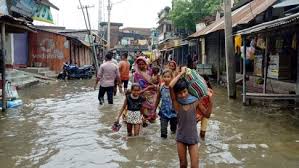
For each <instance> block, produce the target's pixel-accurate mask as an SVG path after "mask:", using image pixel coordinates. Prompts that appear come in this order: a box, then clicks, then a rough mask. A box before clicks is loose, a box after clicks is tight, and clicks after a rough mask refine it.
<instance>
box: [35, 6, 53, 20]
mask: <svg viewBox="0 0 299 168" xmlns="http://www.w3.org/2000/svg"><path fill="white" fill-rule="evenodd" d="M32 19H34V20H38V21H41V22H46V23H51V24H54V22H53V16H52V13H51V10H50V7H49V6H46V5H43V4H38V5H37V8H36V10H35V13H34V16H33V17H32Z"/></svg>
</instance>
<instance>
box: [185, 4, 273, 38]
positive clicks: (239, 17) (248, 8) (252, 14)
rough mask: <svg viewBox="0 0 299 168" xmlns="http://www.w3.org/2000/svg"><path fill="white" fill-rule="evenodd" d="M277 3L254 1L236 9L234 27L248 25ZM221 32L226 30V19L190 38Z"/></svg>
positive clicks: (233, 20)
mask: <svg viewBox="0 0 299 168" xmlns="http://www.w3.org/2000/svg"><path fill="white" fill-rule="evenodd" d="M276 1H277V0H253V1H251V2H250V3H247V4H246V5H244V6H242V7H240V8H238V9H236V10H235V11H233V12H232V27H236V26H238V25H243V24H248V23H249V22H250V21H251V20H253V19H254V18H256V16H257V15H259V14H261V13H262V12H264V11H266V10H267V9H268V8H269V7H271V6H272V5H273V4H274V3H275V2H276ZM220 30H224V17H222V18H220V19H219V20H217V21H215V22H214V23H212V24H210V25H209V26H207V27H206V28H204V29H202V30H200V31H197V32H196V33H194V34H192V35H190V36H189V37H188V38H189V39H192V38H198V37H200V36H204V35H207V34H210V33H213V32H216V31H220Z"/></svg>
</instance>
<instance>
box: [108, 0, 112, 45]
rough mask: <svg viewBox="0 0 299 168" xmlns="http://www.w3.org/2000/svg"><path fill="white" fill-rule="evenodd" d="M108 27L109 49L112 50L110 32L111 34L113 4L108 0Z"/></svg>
mask: <svg viewBox="0 0 299 168" xmlns="http://www.w3.org/2000/svg"><path fill="white" fill-rule="evenodd" d="M107 10H108V25H107V49H108V50H109V49H110V32H111V22H110V19H111V18H110V17H111V10H112V4H111V0H108V6H107Z"/></svg>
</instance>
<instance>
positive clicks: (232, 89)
mask: <svg viewBox="0 0 299 168" xmlns="http://www.w3.org/2000/svg"><path fill="white" fill-rule="evenodd" d="M224 19H225V56H226V77H227V92H228V97H229V98H236V82H235V81H236V63H235V55H234V48H233V37H232V11H231V0H224ZM243 82H244V81H243Z"/></svg>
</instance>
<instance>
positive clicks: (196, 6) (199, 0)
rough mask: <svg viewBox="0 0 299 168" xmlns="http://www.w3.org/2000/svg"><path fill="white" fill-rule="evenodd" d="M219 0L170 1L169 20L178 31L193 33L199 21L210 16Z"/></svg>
mask: <svg viewBox="0 0 299 168" xmlns="http://www.w3.org/2000/svg"><path fill="white" fill-rule="evenodd" d="M220 1H221V0H172V4H173V6H172V10H171V13H170V18H171V20H172V21H173V23H174V25H175V26H176V27H177V28H178V29H183V30H185V31H187V32H194V31H195V28H196V24H197V23H198V21H199V20H201V19H203V18H204V17H206V16H209V15H212V14H214V13H215V11H216V10H217V9H219V7H220V4H221V3H220Z"/></svg>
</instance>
